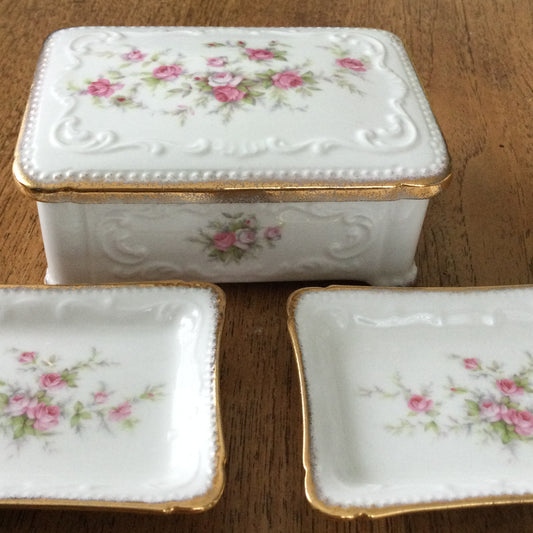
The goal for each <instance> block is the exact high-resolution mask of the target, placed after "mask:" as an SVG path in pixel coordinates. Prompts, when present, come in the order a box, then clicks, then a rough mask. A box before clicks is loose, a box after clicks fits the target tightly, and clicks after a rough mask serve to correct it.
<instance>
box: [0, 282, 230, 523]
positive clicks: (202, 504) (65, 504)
mask: <svg viewBox="0 0 533 533" xmlns="http://www.w3.org/2000/svg"><path fill="white" fill-rule="evenodd" d="M165 286H166V287H184V288H199V289H209V290H210V291H212V292H213V293H214V295H215V298H216V299H215V305H216V315H217V316H216V324H217V325H216V330H215V347H214V349H215V353H214V363H213V364H214V371H213V389H214V399H215V406H214V407H215V416H216V427H215V431H216V435H215V447H216V452H215V459H214V460H215V468H214V470H215V473H214V476H213V482H212V484H211V486H210V487H209V489H208V490H207V491H206V492H205V493H204V494H201V495H199V496H195V497H193V498H189V499H187V500H176V501H173V500H171V501H162V502H153V503H152V502H143V501H119V500H91V499H88V500H78V499H76V500H74V499H73V500H69V499H64V498H0V508H1V507H15V506H17V507H31V508H51V507H52V508H57V509H78V510H83V509H88V508H91V509H94V510H102V511H105V510H109V511H132V512H150V513H163V514H171V513H176V512H183V513H198V512H203V511H207V510H209V509H211V508H212V507H213V506H214V505H215V504H216V503H217V502H218V501H219V499H220V497H221V496H222V492H223V490H224V485H225V473H224V466H225V463H226V453H225V447H224V438H223V433H222V422H221V410H220V387H219V370H218V368H219V354H220V341H221V336H222V328H223V325H224V318H225V306H226V296H225V294H224V292H223V291H222V289H221V288H220V287H218V286H217V285H214V284H212V283H208V282H187V281H180V280H175V281H165V282H154V283H130V282H128V283H120V284H116V283H110V284H102V285H91V284H86V285H0V291H1V290H3V289H24V290H28V289H29V290H36V291H37V290H38V291H41V290H47V291H55V290H58V291H61V290H62V291H66V290H72V291H76V290H84V289H120V288H125V289H126V288H150V287H165Z"/></svg>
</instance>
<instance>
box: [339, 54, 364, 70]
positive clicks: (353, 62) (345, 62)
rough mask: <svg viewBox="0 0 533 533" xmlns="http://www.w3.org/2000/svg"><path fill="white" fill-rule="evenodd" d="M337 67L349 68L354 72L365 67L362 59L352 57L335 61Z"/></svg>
mask: <svg viewBox="0 0 533 533" xmlns="http://www.w3.org/2000/svg"><path fill="white" fill-rule="evenodd" d="M335 63H336V64H337V65H339V67H344V68H349V69H350V70H353V71H354V72H365V70H366V68H365V65H364V63H363V62H362V61H359V59H352V58H351V57H344V58H342V59H337V60H336V61H335Z"/></svg>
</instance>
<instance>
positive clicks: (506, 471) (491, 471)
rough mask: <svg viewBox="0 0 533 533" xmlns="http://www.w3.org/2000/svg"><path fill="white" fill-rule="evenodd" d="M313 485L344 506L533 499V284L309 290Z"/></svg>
mask: <svg viewBox="0 0 533 533" xmlns="http://www.w3.org/2000/svg"><path fill="white" fill-rule="evenodd" d="M289 314H290V327H291V333H292V336H293V341H294V346H295V350H296V353H297V359H298V365H299V369H300V378H301V385H302V400H303V406H304V424H305V443H304V464H305V467H306V470H307V473H306V492H307V496H308V498H309V500H310V502H311V504H312V505H313V506H315V507H317V508H318V509H321V510H322V511H324V512H326V513H329V514H333V515H336V516H342V517H350V518H351V517H354V516H357V515H362V514H365V515H369V516H384V515H389V514H395V513H401V512H406V511H410V510H424V509H432V508H443V507H444V508H446V507H462V506H469V505H481V504H493V503H510V502H525V501H533V481H532V480H531V475H530V473H531V470H532V468H533V335H532V328H533V288H532V287H516V288H497V289H457V290H453V289H449V290H447V289H437V290H431V289H373V288H348V287H332V288H329V289H304V290H302V291H299V292H297V293H295V294H294V295H293V296H292V299H291V301H290V304H289Z"/></svg>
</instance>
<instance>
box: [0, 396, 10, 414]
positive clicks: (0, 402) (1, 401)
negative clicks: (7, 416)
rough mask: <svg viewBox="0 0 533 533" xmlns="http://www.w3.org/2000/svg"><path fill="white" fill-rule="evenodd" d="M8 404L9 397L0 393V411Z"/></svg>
mask: <svg viewBox="0 0 533 533" xmlns="http://www.w3.org/2000/svg"><path fill="white" fill-rule="evenodd" d="M8 403H9V396H8V395H7V394H4V393H0V409H2V410H3V409H4V407H6V405H7V404H8Z"/></svg>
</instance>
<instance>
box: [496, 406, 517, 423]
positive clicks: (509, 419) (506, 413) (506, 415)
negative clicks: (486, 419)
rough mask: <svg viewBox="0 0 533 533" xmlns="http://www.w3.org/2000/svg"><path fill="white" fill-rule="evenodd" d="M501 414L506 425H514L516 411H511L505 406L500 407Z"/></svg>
mask: <svg viewBox="0 0 533 533" xmlns="http://www.w3.org/2000/svg"><path fill="white" fill-rule="evenodd" d="M500 414H501V417H502V420H503V421H504V422H505V423H506V424H511V425H513V424H514V422H513V419H514V416H515V414H516V409H509V407H506V406H505V405H500Z"/></svg>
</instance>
